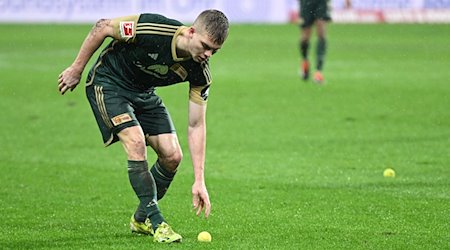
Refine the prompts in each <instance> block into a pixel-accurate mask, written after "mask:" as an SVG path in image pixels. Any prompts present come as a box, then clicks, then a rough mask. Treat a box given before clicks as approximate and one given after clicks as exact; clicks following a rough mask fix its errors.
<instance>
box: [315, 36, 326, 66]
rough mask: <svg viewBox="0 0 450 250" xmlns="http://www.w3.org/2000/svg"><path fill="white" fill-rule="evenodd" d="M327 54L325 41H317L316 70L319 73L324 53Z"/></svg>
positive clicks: (321, 39) (320, 39) (322, 39)
mask: <svg viewBox="0 0 450 250" xmlns="http://www.w3.org/2000/svg"><path fill="white" fill-rule="evenodd" d="M326 52H327V41H326V40H325V38H319V40H317V70H319V71H321V70H322V68H323V63H324V60H325V53H326Z"/></svg>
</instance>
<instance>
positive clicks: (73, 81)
mask: <svg viewBox="0 0 450 250" xmlns="http://www.w3.org/2000/svg"><path fill="white" fill-rule="evenodd" d="M80 79H81V72H79V71H78V70H76V69H75V68H74V67H72V66H70V67H68V68H67V69H65V70H64V71H63V72H62V73H61V74H59V77H58V89H59V92H60V93H61V94H62V95H64V93H66V91H67V90H69V89H70V91H72V90H74V89H75V88H76V87H77V85H78V83H80Z"/></svg>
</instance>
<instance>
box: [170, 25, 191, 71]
mask: <svg viewBox="0 0 450 250" xmlns="http://www.w3.org/2000/svg"><path fill="white" fill-rule="evenodd" d="M186 29H188V27H186V26H180V27H179V28H178V29H177V31H176V32H175V35H174V36H173V38H172V59H173V60H174V61H175V62H181V61H185V60H188V59H190V58H191V57H178V55H177V42H176V41H177V37H178V36H179V35H180V34H181V32H183V30H186Z"/></svg>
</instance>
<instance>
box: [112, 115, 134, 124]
mask: <svg viewBox="0 0 450 250" xmlns="http://www.w3.org/2000/svg"><path fill="white" fill-rule="evenodd" d="M131 120H132V119H131V116H130V115H129V114H127V113H125V114H121V115H117V116H114V117H113V118H111V121H112V122H113V124H114V126H118V125H120V124H122V123H125V122H129V121H131Z"/></svg>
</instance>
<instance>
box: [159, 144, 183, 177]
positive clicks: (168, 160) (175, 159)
mask: <svg viewBox="0 0 450 250" xmlns="http://www.w3.org/2000/svg"><path fill="white" fill-rule="evenodd" d="M182 159H183V152H182V151H181V149H176V150H174V151H172V152H171V153H169V154H166V155H164V156H163V157H160V159H159V160H160V161H161V162H162V163H163V165H164V167H166V169H167V170H169V171H172V172H173V171H175V170H176V169H177V168H178V165H180V162H181V160H182Z"/></svg>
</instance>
